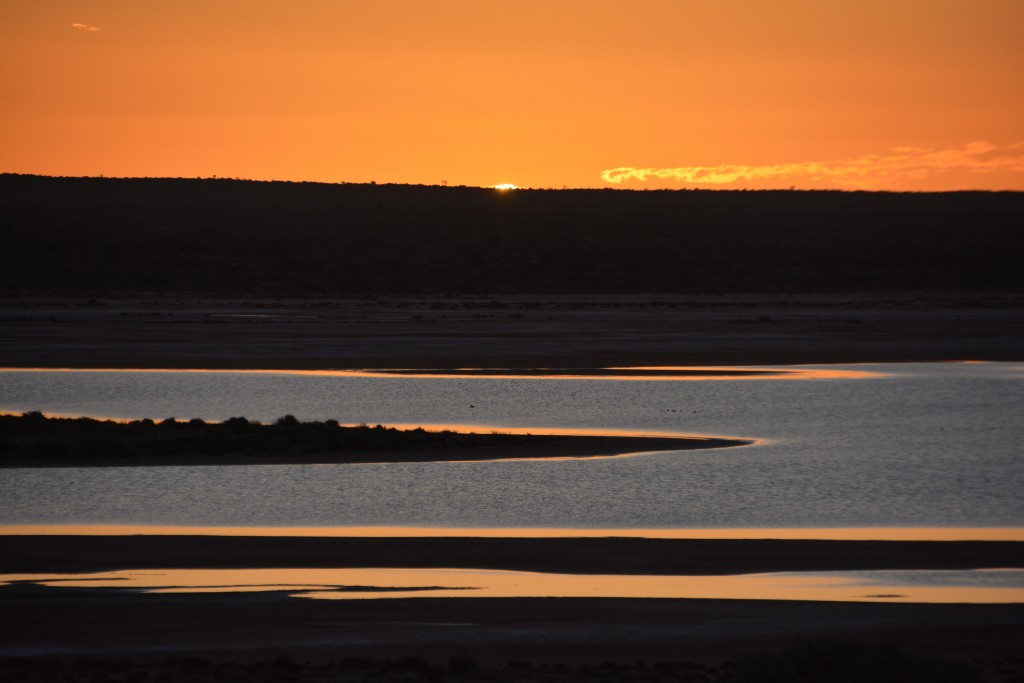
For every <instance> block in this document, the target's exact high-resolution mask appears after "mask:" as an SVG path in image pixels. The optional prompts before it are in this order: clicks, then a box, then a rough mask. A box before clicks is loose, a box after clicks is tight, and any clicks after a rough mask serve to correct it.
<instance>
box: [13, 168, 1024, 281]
mask: <svg viewBox="0 0 1024 683" xmlns="http://www.w3.org/2000/svg"><path fill="white" fill-rule="evenodd" d="M0 211H2V212H3V218H4V220H3V229H2V230H3V232H2V239H3V242H2V244H3V249H0V290H6V291H9V292H14V291H20V292H40V293H47V292H51V293H66V292H76V293H86V292H91V293H100V294H103V293H114V292H119V293H126V292H138V293H143V292H144V293H159V292H167V293H192V294H201V295H222V294H223V295H227V294H230V295H246V294H253V295H257V294H267V295H275V296H277V295H289V294H292V295H300V296H321V295H323V296H346V295H351V296H360V295H376V294H422V295H440V294H466V295H485V294H531V293H533V294H604V293H620V294H629V293H663V294H665V293H674V294H694V295H696V294H705V293H723V292H746V293H817V292H821V293H833V292H864V291H876V292H879V291H883V292H892V291H921V290H932V291H954V290H955V291H974V292H980V291H1022V290H1024V269H1022V268H1020V266H1019V254H1020V253H1021V247H1022V246H1024V238H1022V236H1021V233H1022V231H1021V229H1020V226H1021V225H1024V193H1020V192H950V193H884V192H839V191H784V190H778V191H776V190H772V191H723V190H676V191H624V190H518V191H512V192H499V191H495V190H491V189H486V188H471V187H433V186H416V185H357V184H341V185H329V184H319V183H286V182H255V181H240V180H212V179H211V180H198V179H196V180H190V179H104V178H50V177H43V176H29V175H14V174H3V175H0Z"/></svg>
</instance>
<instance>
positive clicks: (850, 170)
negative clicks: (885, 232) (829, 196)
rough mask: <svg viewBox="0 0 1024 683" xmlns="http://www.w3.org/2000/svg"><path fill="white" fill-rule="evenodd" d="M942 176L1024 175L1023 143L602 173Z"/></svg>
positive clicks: (713, 179) (842, 178)
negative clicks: (948, 173)
mask: <svg viewBox="0 0 1024 683" xmlns="http://www.w3.org/2000/svg"><path fill="white" fill-rule="evenodd" d="M939 171H968V172H971V173H993V172H995V171H1004V172H1005V171H1009V172H1016V173H1024V141H1020V142H1015V143H1013V144H1010V145H1006V146H1003V147H998V146H996V145H993V144H990V143H988V142H971V143H969V144H967V145H964V146H963V147H962V148H952V149H940V150H936V149H927V148H922V147H896V148H894V149H893V150H892V152H891V153H890V154H886V155H879V154H865V155H863V156H859V157H851V158H848V159H837V160H833V161H801V162H798V163H791V164H771V165H768V166H743V165H734V164H724V165H721V166H681V167H678V168H634V167H632V166H625V167H621V168H612V169H609V170H606V171H602V172H601V178H602V180H604V181H605V182H608V183H614V184H619V183H622V182H625V181H628V180H637V181H640V182H643V181H646V180H648V179H652V178H655V179H661V180H675V181H678V182H683V183H703V184H709V185H718V184H724V183H731V182H735V181H737V180H761V179H766V178H774V179H784V180H785V179H798V178H799V179H801V180H814V181H827V182H831V183H834V184H836V185H839V186H842V187H848V188H859V189H870V188H873V187H878V186H880V185H885V184H886V183H887V181H890V182H891V181H901V180H920V179H922V178H927V177H928V176H929V175H931V174H932V173H934V172H939Z"/></svg>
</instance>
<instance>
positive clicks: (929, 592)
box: [0, 568, 1024, 603]
mask: <svg viewBox="0 0 1024 683" xmlns="http://www.w3.org/2000/svg"><path fill="white" fill-rule="evenodd" d="M15 581H17V582H28V583H33V584H38V585H44V586H51V587H65V588H116V589H121V590H136V591H142V592H146V593H249V592H268V591H283V592H287V593H289V594H290V595H293V596H295V597H302V598H313V599H320V600H371V599H381V598H690V599H694V598H700V599H726V600H827V601H834V602H928V603H1020V602H1024V570H1019V569H1018V570H967V571H965V570H955V571H953V570H943V571H936V570H932V571H921V570H909V571H908V570H900V571H847V572H778V573H765V574H740V575H731V576H648V575H635V576H623V575H592V574H590V575H579V574H549V573H541V572H521V571H503V570H492V569H391V568H385V569H380V568H374V569H145V570H138V569H130V570H121V571H113V572H97V573H93V574H76V575H60V574H8V575H2V574H0V585H4V584H5V583H10V582H15Z"/></svg>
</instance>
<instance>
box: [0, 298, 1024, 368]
mask: <svg viewBox="0 0 1024 683" xmlns="http://www.w3.org/2000/svg"><path fill="white" fill-rule="evenodd" d="M948 360H1003V361H1018V360H1024V295H1020V294H1005V293H1003V294H992V295H982V294H975V293H964V294H955V293H942V294H936V293H930V294H919V295H912V294H905V293H904V294H898V295H863V296H860V295H848V294H842V295H840V294H831V295H806V296H797V297H784V296H771V295H756V296H755V295H751V296H743V295H722V296H697V297H683V296H658V297H643V296H634V295H631V296H611V295H609V296H599V297H595V296H590V297H573V296H524V297H509V296H505V297H499V298H491V297H449V298H438V297H432V298H431V297H427V298H415V297H412V298H403V297H381V298H372V299H371V298H366V299H329V298H322V299H320V298H305V299H294V298H293V299H286V298H245V297H234V298H223V297H222V298H209V297H207V298H195V297H173V296H139V295H129V294H124V295H117V294H112V295H110V296H104V297H72V296H65V297H56V296H13V295H7V296H4V297H0V367H22V368H28V367H41V368H200V369H268V370H273V369H296V370H324V369H365V368H384V369H388V368H390V369H394V368H414V369H415V368H419V369H431V368H446V369H451V368H488V369H501V368H513V369H532V368H559V369H573V368H575V369H579V370H580V371H581V372H584V373H586V372H588V371H590V372H592V371H593V369H594V368H603V367H609V366H614V367H623V366H688V365H752V364H813V363H861V362H914V361H948ZM588 369H589V370H588Z"/></svg>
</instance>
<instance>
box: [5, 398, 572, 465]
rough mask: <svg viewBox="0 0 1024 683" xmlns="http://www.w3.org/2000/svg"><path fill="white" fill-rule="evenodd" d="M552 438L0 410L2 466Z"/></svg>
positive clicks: (453, 446)
mask: <svg viewBox="0 0 1024 683" xmlns="http://www.w3.org/2000/svg"><path fill="white" fill-rule="evenodd" d="M551 438H552V437H546V436H540V435H538V436H532V435H526V434H463V433H459V432H452V431H448V430H444V431H429V430H425V429H405V430H399V429H395V428H393V427H384V426H382V425H376V426H369V425H359V426H355V427H344V426H340V425H339V424H338V423H337V422H336V421H334V420H327V421H324V422H300V421H299V420H297V419H296V418H295V417H293V416H291V415H285V416H284V417H281V418H278V419H277V420H276V421H275V422H273V423H271V424H261V423H260V422H258V421H251V420H247V419H246V418H244V417H233V418H231V419H229V420H226V421H224V422H205V421H203V420H199V419H192V420H187V421H184V420H175V419H174V418H168V419H166V420H161V421H159V422H154V421H153V420H134V421H131V422H115V421H112V420H95V419H92V418H87V417H80V418H58V417H47V416H45V415H43V414H42V413H39V412H35V411H33V412H29V413H25V414H23V415H0V454H2V456H0V463H2V462H3V461H11V460H17V461H19V462H25V461H30V460H34V461H36V462H38V463H39V464H45V461H46V460H47V459H60V460H62V461H63V460H67V459H69V458H70V459H78V460H81V461H82V463H83V464H87V463H88V461H89V460H91V459H95V460H109V459H120V458H138V459H139V460H140V461H141V462H145V458H146V457H153V456H194V457H196V458H197V459H198V458H199V456H217V455H242V456H244V455H265V454H271V455H280V454H284V455H289V456H295V455H302V454H318V455H329V454H335V453H375V452H378V451H384V452H408V451H423V450H440V449H445V450H460V449H466V448H473V447H481V446H500V445H507V444H515V443H520V444H521V443H524V442H537V441H543V440H545V439H551Z"/></svg>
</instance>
